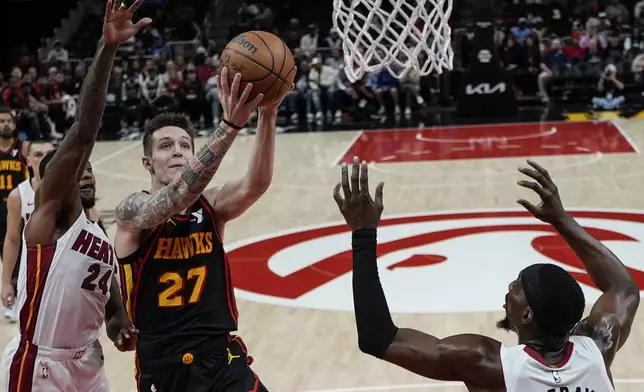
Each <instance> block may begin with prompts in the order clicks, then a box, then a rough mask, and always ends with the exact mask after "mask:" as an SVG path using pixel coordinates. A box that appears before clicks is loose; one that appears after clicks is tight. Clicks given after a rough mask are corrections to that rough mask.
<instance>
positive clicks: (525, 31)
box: [511, 18, 532, 44]
mask: <svg viewBox="0 0 644 392" xmlns="http://www.w3.org/2000/svg"><path fill="white" fill-rule="evenodd" d="M511 31H512V35H514V37H515V38H516V40H517V42H518V43H520V44H522V43H523V41H525V39H526V38H528V37H530V36H531V35H532V29H531V28H529V27H528V22H527V20H526V18H519V24H518V25H517V26H514V27H513V28H512V29H511Z"/></svg>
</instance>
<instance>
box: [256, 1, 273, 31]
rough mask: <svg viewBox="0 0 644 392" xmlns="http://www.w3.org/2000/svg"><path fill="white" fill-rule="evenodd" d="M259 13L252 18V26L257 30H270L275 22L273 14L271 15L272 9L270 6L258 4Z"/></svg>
mask: <svg viewBox="0 0 644 392" xmlns="http://www.w3.org/2000/svg"><path fill="white" fill-rule="evenodd" d="M258 7H259V13H258V14H257V16H255V17H254V18H253V25H254V28H256V29H258V30H265V31H270V30H272V29H273V26H274V24H275V16H274V15H273V10H272V9H271V7H269V6H267V5H265V4H260V5H258Z"/></svg>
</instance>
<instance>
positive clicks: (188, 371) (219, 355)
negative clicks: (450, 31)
mask: <svg viewBox="0 0 644 392" xmlns="http://www.w3.org/2000/svg"><path fill="white" fill-rule="evenodd" d="M228 80H229V79H228V69H227V67H223V68H222V71H221V75H220V76H218V77H217V79H216V81H217V86H218V89H217V90H218V94H219V98H220V102H221V104H222V107H223V112H224V121H222V123H221V124H220V125H219V126H218V127H217V128H216V129H215V132H214V133H213V135H212V136H211V137H210V138H209V139H208V141H207V142H206V144H205V145H204V146H203V147H201V148H200V149H199V150H198V151H197V153H196V154H195V153H194V134H195V129H194V128H193V127H192V125H191V124H190V121H189V119H188V118H187V117H185V116H184V115H180V114H175V113H167V114H161V115H159V116H157V117H156V118H154V119H152V120H151V121H150V122H149V123H148V125H147V126H146V130H145V133H144V137H143V151H144V154H145V156H144V157H143V159H142V161H143V166H144V167H145V169H146V170H147V171H148V172H149V173H150V176H151V181H152V183H151V188H150V193H148V192H137V193H133V194H131V195H130V196H128V197H126V198H125V199H124V200H123V201H122V202H121V204H120V205H119V206H118V207H117V208H116V214H115V215H116V218H117V220H116V223H117V231H116V237H115V242H114V244H115V247H116V254H117V256H118V258H119V263H120V265H121V266H122V268H123V269H122V273H121V278H122V279H123V282H122V285H121V286H122V288H124V289H125V290H124V293H123V295H124V299H125V302H126V304H127V305H126V306H127V307H128V310H129V314H130V317H131V319H132V321H133V322H134V325H135V326H136V327H137V328H138V330H139V331H140V333H139V338H138V342H137V348H136V355H137V363H136V365H137V369H136V377H137V384H138V389H139V391H146V392H147V391H150V390H158V391H186V392H191V391H224V390H225V391H232V392H234V391H244V392H245V391H250V390H253V391H257V390H259V391H262V390H266V388H265V387H264V386H263V385H262V383H261V382H260V381H259V379H258V378H257V376H256V375H255V373H254V372H253V371H252V370H251V368H250V366H249V365H250V364H251V362H252V358H251V357H250V356H249V355H248V353H247V349H246V347H245V345H244V343H243V342H242V341H241V339H240V338H239V337H238V336H233V335H230V332H232V331H236V330H237V306H236V304H235V294H234V292H233V287H232V283H231V280H230V279H231V278H230V268H229V266H228V260H227V259H226V254H225V252H224V248H223V242H222V236H223V233H224V226H225V224H226V222H228V221H230V220H232V219H235V218H236V217H238V216H240V215H241V214H242V213H244V212H245V211H246V210H247V209H248V208H249V207H250V206H251V205H253V204H254V203H255V202H256V201H257V200H258V199H259V198H260V197H261V196H262V194H264V192H266V190H267V189H268V187H269V185H270V183H271V179H272V176H273V158H274V149H275V125H276V119H277V108H278V106H279V104H280V102H281V101H282V99H283V98H284V96H286V94H287V92H288V89H284V92H283V93H281V95H280V96H278V97H277V101H275V102H274V103H272V104H270V105H269V106H266V107H261V108H260V109H259V119H258V124H257V136H256V138H255V146H254V148H253V153H252V156H251V158H250V163H249V166H248V170H247V172H246V175H245V176H244V177H242V178H239V179H237V180H233V181H230V182H228V183H226V184H224V185H223V186H221V187H214V188H209V189H206V187H207V185H208V184H209V183H210V181H211V180H212V178H213V176H214V175H215V173H216V171H217V169H218V168H219V165H220V164H221V161H222V160H223V158H224V155H225V154H226V152H227V151H228V149H229V148H230V146H231V145H232V143H233V142H234V140H235V138H236V136H237V133H238V132H239V130H240V129H241V128H242V127H243V126H244V125H245V124H246V122H247V121H248V119H249V117H250V115H251V113H252V111H253V110H254V109H255V107H256V106H257V105H258V104H259V103H260V101H261V100H262V98H263V94H258V95H257V96H256V97H255V98H254V99H253V100H252V101H250V102H249V99H248V97H249V96H250V94H251V90H252V88H253V86H252V84H248V85H247V86H246V87H245V89H244V91H243V92H242V94H241V96H240V95H239V90H240V83H241V75H240V74H236V75H235V77H234V78H233V81H232V84H231V85H229V84H228Z"/></svg>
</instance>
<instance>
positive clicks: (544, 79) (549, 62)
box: [537, 39, 568, 102]
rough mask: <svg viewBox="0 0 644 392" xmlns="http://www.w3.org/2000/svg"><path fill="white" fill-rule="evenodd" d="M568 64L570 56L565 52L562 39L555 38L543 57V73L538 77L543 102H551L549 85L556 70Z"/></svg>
mask: <svg viewBox="0 0 644 392" xmlns="http://www.w3.org/2000/svg"><path fill="white" fill-rule="evenodd" d="M566 64H568V57H567V56H566V54H565V53H564V52H563V50H562V48H561V41H560V40H559V39H553V40H552V42H551V44H550V50H549V51H548V53H546V55H545V56H544V58H543V61H542V62H541V66H540V67H541V73H540V74H539V77H538V79H537V84H538V87H539V94H540V95H541V99H542V101H543V102H549V101H550V98H549V96H548V92H547V90H548V87H549V84H550V82H551V81H552V78H553V76H554V75H555V72H558V71H559V70H560V69H561V68H562V67H565V66H566Z"/></svg>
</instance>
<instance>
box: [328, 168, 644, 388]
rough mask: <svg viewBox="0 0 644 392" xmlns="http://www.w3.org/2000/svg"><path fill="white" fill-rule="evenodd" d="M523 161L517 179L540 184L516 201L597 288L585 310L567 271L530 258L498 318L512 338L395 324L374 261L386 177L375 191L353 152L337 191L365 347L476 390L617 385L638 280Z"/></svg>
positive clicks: (360, 341)
mask: <svg viewBox="0 0 644 392" xmlns="http://www.w3.org/2000/svg"><path fill="white" fill-rule="evenodd" d="M528 163H529V165H530V166H531V167H529V168H522V169H519V171H520V172H521V173H523V174H524V175H526V176H527V177H529V178H530V180H523V181H519V182H518V184H519V185H520V186H522V187H525V188H528V189H532V190H533V191H534V192H535V193H537V194H538V195H539V197H540V198H541V203H540V204H539V205H538V206H535V205H533V204H531V203H530V202H528V201H526V200H519V201H518V203H519V204H521V205H522V206H524V207H525V208H526V209H527V210H528V211H530V212H531V213H532V214H533V215H534V216H535V217H536V218H538V219H540V220H541V221H543V222H546V223H549V224H551V225H552V227H553V228H554V229H555V230H556V231H557V232H558V233H559V235H561V236H562V237H563V238H564V239H565V240H566V242H567V243H568V245H569V246H570V247H571V248H572V249H573V250H574V252H575V253H576V254H577V256H578V257H579V259H580V260H581V262H582V263H583V264H584V266H585V268H586V271H587V272H588V275H589V276H590V277H591V279H592V281H593V282H594V283H595V285H596V286H597V288H599V289H600V290H601V291H602V292H603V294H602V295H601V297H600V298H599V299H598V300H597V302H596V303H595V305H594V306H593V308H592V310H591V311H590V315H589V316H588V317H587V318H585V319H583V320H582V314H583V311H584V306H585V302H584V295H583V292H582V290H581V287H580V286H579V284H578V283H577V282H576V281H575V279H573V277H572V276H571V275H570V274H569V273H568V272H566V271H565V270H563V269H562V268H560V267H558V266H555V265H553V264H535V265H531V266H529V267H527V268H525V269H524V270H522V271H521V272H520V273H519V275H518V277H517V279H516V280H514V281H512V282H510V285H509V287H508V293H507V294H506V296H505V305H504V308H505V313H506V316H505V318H504V319H503V320H502V321H500V322H499V323H498V327H499V328H502V329H505V330H508V331H513V332H515V333H516V334H517V335H518V340H519V345H518V346H513V347H508V346H505V345H503V344H502V343H501V342H499V341H496V340H494V339H492V338H489V337H487V336H481V335H475V334H464V335H454V336H449V337H446V338H438V337H435V336H432V335H429V334H426V333H423V332H420V331H416V330H413V329H406V328H398V327H397V326H396V325H395V324H394V322H393V321H392V319H391V314H390V313H389V309H388V307H387V301H386V299H385V295H384V292H383V290H382V287H381V285H380V281H379V277H378V267H377V264H376V258H377V256H376V232H377V226H378V223H379V221H380V216H381V214H382V211H383V204H382V203H383V202H382V193H383V192H382V189H383V185H384V184H383V183H380V184H379V185H378V187H377V188H376V192H375V200H373V199H372V197H371V195H370V193H369V185H368V169H367V164H366V163H362V164H361V165H360V164H359V163H358V159H357V158H355V159H354V162H353V169H352V173H351V179H349V175H348V168H347V165H346V164H345V165H343V166H342V181H341V183H339V184H338V185H337V186H336V188H335V191H334V198H335V200H336V202H337V204H338V207H339V208H340V211H341V213H342V215H343V216H344V218H345V220H346V222H347V224H348V225H349V226H350V227H351V230H352V231H353V233H352V242H353V300H354V310H355V316H356V324H357V329H358V346H359V348H360V350H361V351H362V352H364V353H366V354H369V355H372V356H374V357H376V358H379V359H383V360H385V361H387V362H390V363H393V364H396V365H398V366H401V367H403V368H405V369H407V370H410V371H412V372H414V373H417V374H419V375H422V376H425V377H428V378H432V379H435V380H442V381H462V382H464V383H465V386H466V387H467V388H468V390H470V391H473V392H474V391H476V392H505V391H508V392H518V391H520V392H545V391H550V392H552V391H555V392H560V391H575V390H577V391H579V390H582V391H591V390H592V391H595V392H600V391H602V392H603V391H613V390H614V387H613V380H612V376H611V372H610V366H611V364H612V362H613V359H614V358H615V354H616V353H617V351H618V350H619V349H620V347H622V345H623V344H624V343H625V342H626V339H627V338H628V335H629V333H630V330H631V325H632V323H633V319H634V317H635V313H636V311H637V308H638V306H639V301H640V295H639V289H638V286H637V285H636V283H635V281H634V280H633V278H632V276H631V275H630V274H629V272H628V270H627V269H626V267H625V266H624V265H623V264H622V263H621V262H620V260H619V259H618V258H617V257H616V256H615V255H614V254H613V253H612V252H611V251H610V250H608V248H606V247H605V246H604V245H603V244H602V243H601V242H599V241H597V240H596V239H595V238H593V237H592V236H591V235H590V234H588V232H586V230H584V229H583V228H582V227H581V226H580V225H579V224H578V223H577V222H576V221H575V220H574V219H573V218H572V217H571V216H570V215H569V214H568V213H567V212H566V210H565V209H564V208H563V206H562V203H561V199H560V197H559V191H558V190H557V187H556V186H555V184H554V182H553V181H552V179H551V178H550V175H549V174H548V172H547V171H546V170H545V169H544V168H542V167H541V166H539V165H538V164H536V163H535V162H532V161H528ZM341 188H342V190H343V193H344V197H342V196H341V195H340V189H341Z"/></svg>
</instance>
